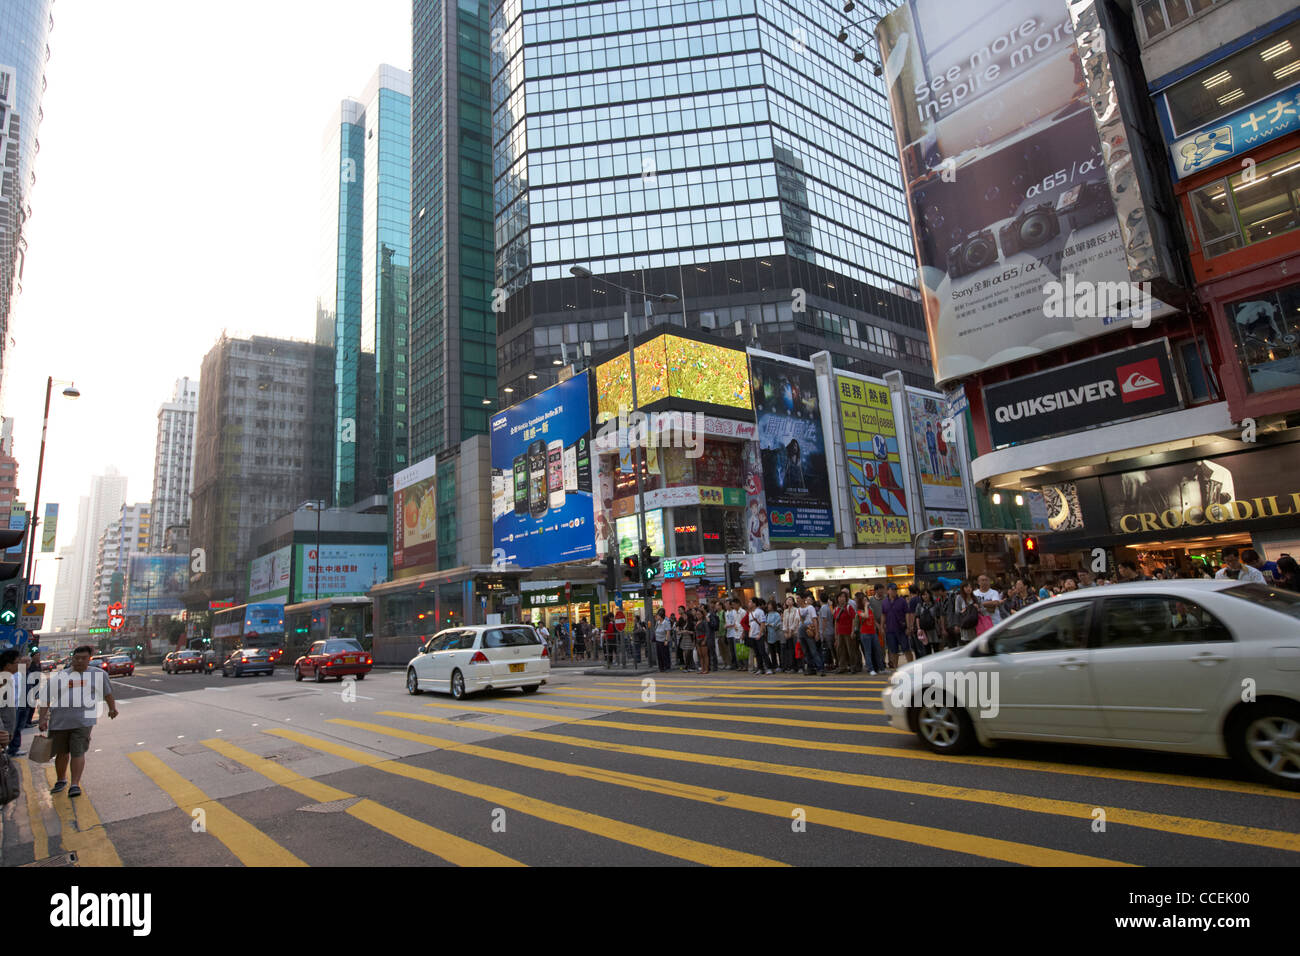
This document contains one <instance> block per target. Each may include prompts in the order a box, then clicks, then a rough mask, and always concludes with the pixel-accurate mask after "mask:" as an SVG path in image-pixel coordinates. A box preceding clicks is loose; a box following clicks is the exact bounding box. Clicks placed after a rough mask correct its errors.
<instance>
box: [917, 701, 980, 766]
mask: <svg viewBox="0 0 1300 956" xmlns="http://www.w3.org/2000/svg"><path fill="white" fill-rule="evenodd" d="M916 735H917V736H918V737H919V738H921V743H923V744H925V746H926V747H928V748H929V749H930V750H932V751H934V752H935V753H937V754H964V753H966V752H968V751H969V750H970V749H971V748H972V747H974V746H975V728H974V726H972V724H971V721H970V714H968V713H966V710H965V708H962V707H954V706H952V705H951V704H947V703H944V704H927V705H925V706H923V707H918V708H917V713H916Z"/></svg>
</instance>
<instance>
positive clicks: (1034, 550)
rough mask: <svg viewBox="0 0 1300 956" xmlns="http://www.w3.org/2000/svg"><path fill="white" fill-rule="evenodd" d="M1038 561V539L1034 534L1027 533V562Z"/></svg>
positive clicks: (1034, 562)
mask: <svg viewBox="0 0 1300 956" xmlns="http://www.w3.org/2000/svg"><path fill="white" fill-rule="evenodd" d="M1037 563H1038V539H1037V538H1035V537H1034V536H1033V535H1032V534H1028V535H1025V564H1037Z"/></svg>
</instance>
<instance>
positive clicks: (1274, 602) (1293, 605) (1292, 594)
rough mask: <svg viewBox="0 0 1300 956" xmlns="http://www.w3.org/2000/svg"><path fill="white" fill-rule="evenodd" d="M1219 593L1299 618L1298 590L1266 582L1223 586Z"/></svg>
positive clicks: (1299, 602) (1299, 593) (1299, 601)
mask: <svg viewBox="0 0 1300 956" xmlns="http://www.w3.org/2000/svg"><path fill="white" fill-rule="evenodd" d="M1219 593H1220V594H1226V595H1228V596H1230V597H1235V598H1240V599H1241V600H1243V601H1249V602H1250V603H1251V604H1260V605H1262V606H1264V607H1266V608H1268V609H1269V610H1272V611H1278V612H1280V613H1282V614H1285V615H1287V617H1294V618H1297V619H1300V592H1296V591H1287V590H1285V589H1284V588H1271V587H1269V586H1268V585H1267V584H1238V585H1237V586H1236V587H1235V588H1224V589H1223V590H1222V591H1220V592H1219Z"/></svg>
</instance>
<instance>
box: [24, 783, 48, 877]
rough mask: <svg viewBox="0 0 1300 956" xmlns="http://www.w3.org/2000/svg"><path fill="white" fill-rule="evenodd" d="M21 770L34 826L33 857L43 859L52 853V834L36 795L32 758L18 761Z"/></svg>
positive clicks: (46, 796) (46, 797) (30, 817)
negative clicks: (49, 831) (46, 826)
mask: <svg viewBox="0 0 1300 956" xmlns="http://www.w3.org/2000/svg"><path fill="white" fill-rule="evenodd" d="M18 767H19V772H20V773H22V776H23V790H24V791H26V793H27V819H28V820H29V821H31V827H32V859H33V860H43V859H45V858H46V857H47V856H49V855H50V835H49V833H47V832H46V830H45V820H44V817H43V814H42V807H41V801H40V799H39V798H38V797H37V796H36V783H35V780H34V779H33V774H32V762H31V761H30V760H19V761H18ZM49 802H50V795H49V793H48V791H47V792H46V794H45V803H46V805H47V806H48V805H49Z"/></svg>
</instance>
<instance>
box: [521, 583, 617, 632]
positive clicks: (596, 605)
mask: <svg viewBox="0 0 1300 956" xmlns="http://www.w3.org/2000/svg"><path fill="white" fill-rule="evenodd" d="M523 588H524V590H523V591H521V593H520V595H519V597H520V603H521V606H522V608H523V620H524V621H526V622H528V623H530V624H533V625H534V626H540V625H541V624H545V625H546V626H547V628H548V629H549V630H550V631H551V633H552V634H554V633H555V630H556V626H557V625H560V624H563V625H564V626H565V628H566V629H569V628H571V627H572V626H573V624H574V622H576V621H583V620H585V621H586V622H587V623H589V624H590V623H591V621H592V620H593V611H595V612H597V613H598V612H599V611H600V596H599V594H598V593H597V590H596V585H595V584H567V583H566V584H557V583H555V582H528V583H525V584H524V585H523Z"/></svg>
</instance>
